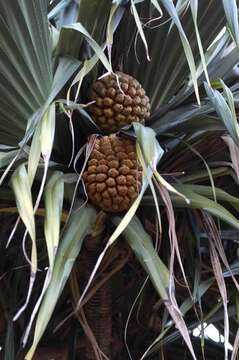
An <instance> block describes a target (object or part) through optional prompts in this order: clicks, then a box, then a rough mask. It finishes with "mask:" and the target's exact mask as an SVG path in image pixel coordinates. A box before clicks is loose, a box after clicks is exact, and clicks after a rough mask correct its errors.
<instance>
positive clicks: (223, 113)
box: [204, 80, 239, 145]
mask: <svg viewBox="0 0 239 360" xmlns="http://www.w3.org/2000/svg"><path fill="white" fill-rule="evenodd" d="M221 83H222V86H223V89H224V93H225V98H226V99H225V98H224V97H223V95H222V94H221V93H220V92H219V91H218V90H214V89H212V88H211V87H209V86H208V85H207V84H206V83H205V84H204V86H205V90H206V92H207V95H208V97H209V99H210V100H211V102H212V104H213V106H214V108H215V110H216V112H217V114H218V116H219V118H220V119H221V120H222V122H223V123H224V125H225V127H226V129H227V130H228V132H229V134H230V135H231V137H232V138H233V140H234V141H235V143H236V144H237V145H239V125H238V123H237V118H236V112H235V107H234V97H233V94H232V92H231V91H230V89H229V88H228V87H227V86H226V85H225V84H224V82H223V81H222V80H221Z"/></svg>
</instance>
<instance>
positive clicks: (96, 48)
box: [60, 23, 112, 72]
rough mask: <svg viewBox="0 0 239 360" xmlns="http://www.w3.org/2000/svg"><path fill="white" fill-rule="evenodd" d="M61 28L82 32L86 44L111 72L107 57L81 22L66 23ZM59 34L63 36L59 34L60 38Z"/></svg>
mask: <svg viewBox="0 0 239 360" xmlns="http://www.w3.org/2000/svg"><path fill="white" fill-rule="evenodd" d="M63 29H65V31H68V32H70V33H71V32H73V34H74V33H77V32H79V33H80V34H82V35H83V36H84V38H85V39H86V41H87V42H88V44H89V45H90V46H91V48H92V49H93V51H94V52H95V54H96V55H97V56H98V58H99V59H100V61H101V62H102V64H103V65H104V67H105V68H106V69H107V71H108V72H112V67H111V65H110V63H109V61H108V59H107V57H106V56H105V54H104V51H103V49H102V48H101V47H100V45H99V44H98V43H97V42H96V41H95V40H94V39H93V38H92V37H91V35H90V34H89V33H88V31H87V30H86V28H85V27H84V26H83V25H82V24H80V23H75V24H71V25H67V26H65V27H64V28H63ZM61 36H63V35H60V38H61ZM60 41H61V40H60Z"/></svg>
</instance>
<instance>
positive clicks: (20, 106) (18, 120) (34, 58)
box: [0, 0, 53, 144]
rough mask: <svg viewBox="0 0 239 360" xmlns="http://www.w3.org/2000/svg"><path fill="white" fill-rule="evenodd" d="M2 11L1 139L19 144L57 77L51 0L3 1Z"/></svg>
mask: <svg viewBox="0 0 239 360" xmlns="http://www.w3.org/2000/svg"><path fill="white" fill-rule="evenodd" d="M0 14H1V16H0V50H1V61H0V93H1V96H0V134H1V135H0V139H1V140H0V141H4V142H5V139H6V138H5V135H4V134H8V136H9V141H8V142H9V143H12V144H16V143H17V141H19V140H20V139H21V138H22V136H23V134H24V130H25V127H26V123H27V121H28V119H29V118H30V117H31V115H32V114H33V113H34V112H35V111H36V110H37V109H38V108H39V107H41V106H42V105H43V104H44V102H45V101H46V99H47V97H48V94H49V92H50V88H51V82H52V79H53V72H52V59H51V43H50V37H49V29H48V22H47V3H46V1H45V0H39V1H37V2H32V1H31V2H29V1H27V0H16V1H14V2H9V3H7V2H5V1H1V3H0ZM36 19H37V21H36Z"/></svg>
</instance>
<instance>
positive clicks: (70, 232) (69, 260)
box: [25, 207, 96, 360]
mask: <svg viewBox="0 0 239 360" xmlns="http://www.w3.org/2000/svg"><path fill="white" fill-rule="evenodd" d="M95 219H96V213H95V210H94V209H93V208H90V207H83V208H81V209H80V210H78V211H76V212H75V213H74V214H73V215H72V217H71V219H70V220H69V222H68V225H67V228H66V230H65V233H64V235H63V238H62V242H61V246H60V247H59V250H58V252H57V254H56V260H55V265H54V269H53V274H52V279H51V282H50V285H49V287H48V289H47V292H46V294H45V297H44V300H43V302H42V304H41V307H40V310H39V313H38V316H37V320H36V327H35V334H34V339H33V344H32V346H31V348H30V350H29V351H28V353H27V355H26V357H25V359H26V360H31V359H32V358H33V355H34V352H35V350H36V347H37V345H38V343H39V341H40V339H41V337H42V335H43V333H44V331H45V329H46V327H47V324H48V322H49V320H50V318H51V316H52V313H53V311H54V308H55V306H56V303H57V301H58V299H59V297H60V295H61V293H62V290H63V289H64V286H65V284H66V281H67V279H68V277H69V275H70V272H71V269H72V266H73V264H74V261H75V259H76V257H77V256H78V254H79V252H80V249H81V246H82V242H83V240H84V237H85V236H86V234H87V233H88V232H89V230H90V228H91V226H92V225H93V223H94V221H95Z"/></svg>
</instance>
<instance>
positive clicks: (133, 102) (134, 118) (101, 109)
mask: <svg viewBox="0 0 239 360" xmlns="http://www.w3.org/2000/svg"><path fill="white" fill-rule="evenodd" d="M116 74H117V76H118V81H117V77H116V76H115V75H114V74H110V75H107V76H105V77H103V78H101V79H100V80H97V81H96V82H95V83H94V84H93V87H92V91H91V95H90V100H91V101H95V102H94V104H92V105H91V106H90V107H89V111H90V113H91V115H92V118H93V119H94V121H95V123H96V124H97V125H98V126H99V128H100V129H102V130H103V131H105V132H107V133H112V132H116V131H118V130H119V129H120V128H122V127H124V126H126V125H130V124H131V123H132V122H140V123H144V120H147V119H148V118H149V110H150V103H149V98H148V97H147V96H146V95H145V91H144V89H143V88H142V86H141V85H140V83H139V82H138V81H137V80H136V79H134V78H133V77H132V76H130V75H127V74H124V73H122V72H116ZM119 85H120V86H119Z"/></svg>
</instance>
